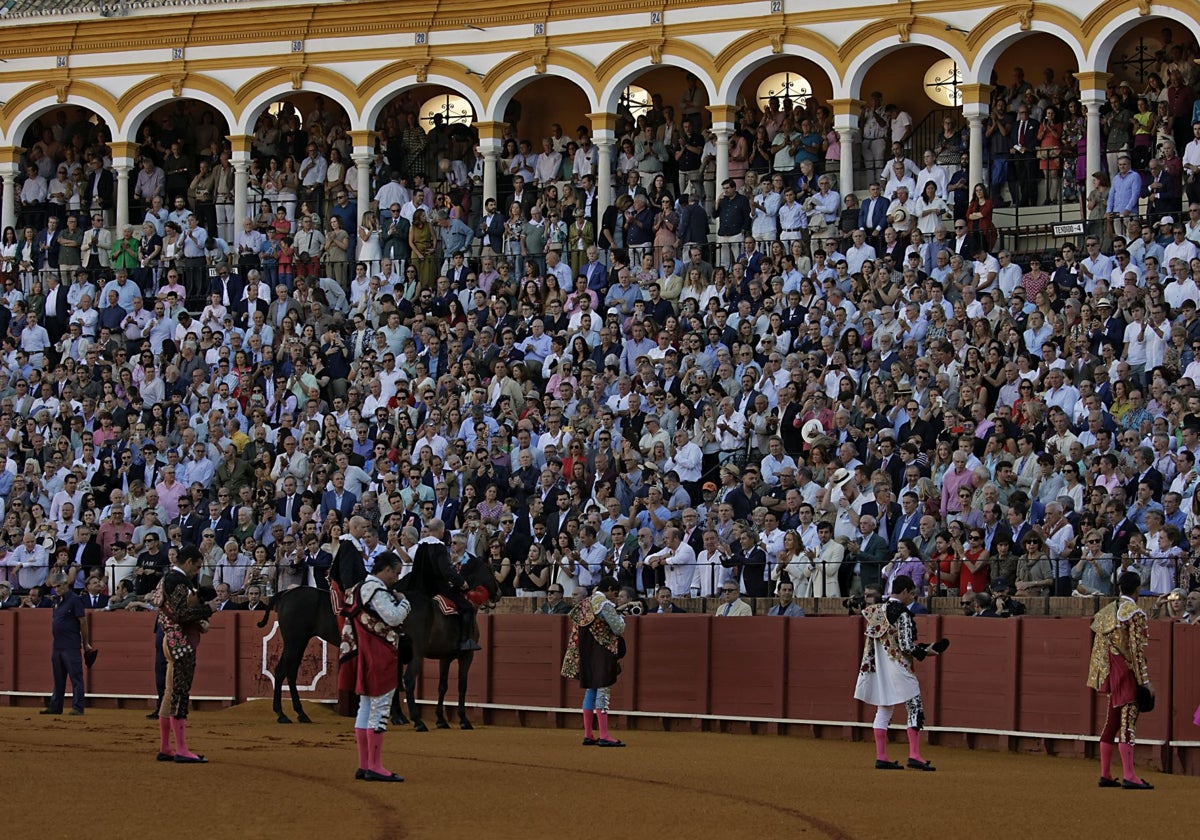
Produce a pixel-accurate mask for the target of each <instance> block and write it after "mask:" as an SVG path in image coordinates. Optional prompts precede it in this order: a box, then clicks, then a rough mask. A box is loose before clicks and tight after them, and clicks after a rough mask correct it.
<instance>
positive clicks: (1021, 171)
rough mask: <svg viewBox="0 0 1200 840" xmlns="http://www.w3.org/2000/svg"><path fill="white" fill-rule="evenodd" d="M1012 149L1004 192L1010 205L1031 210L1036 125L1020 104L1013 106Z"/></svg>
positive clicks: (1034, 194) (1034, 187)
mask: <svg viewBox="0 0 1200 840" xmlns="http://www.w3.org/2000/svg"><path fill="white" fill-rule="evenodd" d="M1009 137H1010V138H1011V140H1012V148H1011V149H1010V150H1009V156H1008V176H1009V178H1008V191H1009V192H1010V193H1011V194H1012V198H1013V204H1014V205H1016V206H1018V207H1032V206H1033V205H1035V204H1037V184H1038V174H1037V158H1036V152H1037V146H1038V123H1037V120H1034V119H1031V118H1030V116H1029V108H1028V107H1027V106H1026V105H1025V104H1024V103H1023V102H1022V103H1021V104H1019V105H1017V118H1016V120H1014V122H1013V127H1012V133H1011V134H1010V135H1009Z"/></svg>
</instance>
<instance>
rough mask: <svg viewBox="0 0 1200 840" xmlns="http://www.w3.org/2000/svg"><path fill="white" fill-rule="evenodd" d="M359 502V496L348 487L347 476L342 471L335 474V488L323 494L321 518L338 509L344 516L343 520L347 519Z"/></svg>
mask: <svg viewBox="0 0 1200 840" xmlns="http://www.w3.org/2000/svg"><path fill="white" fill-rule="evenodd" d="M356 504H358V497H357V496H355V495H354V494H353V493H351V492H350V491H349V490H347V489H346V476H345V474H343V473H341V472H335V473H334V474H333V489H332V490H326V491H325V493H324V494H323V495H322V496H321V518H322V519H324V518H325V517H326V516H328V515H329V511H331V510H336V511H337V512H338V513H339V514H340V515H341V517H342V522H345V521H347V520H348V519H349V518H350V517H351V515H353V513H354V506H355V505H356Z"/></svg>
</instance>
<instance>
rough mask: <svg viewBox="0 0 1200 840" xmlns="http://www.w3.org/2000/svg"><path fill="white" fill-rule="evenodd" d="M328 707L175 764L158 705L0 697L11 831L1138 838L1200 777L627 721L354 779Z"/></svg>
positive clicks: (442, 735)
mask: <svg viewBox="0 0 1200 840" xmlns="http://www.w3.org/2000/svg"><path fill="white" fill-rule="evenodd" d="M309 712H310V714H312V715H313V718H314V720H315V721H316V722H315V723H314V724H313V725H311V726H301V725H298V724H293V725H291V726H281V725H279V724H276V723H275V722H274V721H273V719H272V717H271V711H270V706H269V705H268V704H266V703H263V702H255V703H248V704H244V705H241V706H238V707H235V708H232V709H228V710H225V711H220V712H196V713H193V715H192V718H191V726H190V728H189V742H190V745H191V746H192V748H193V749H194V750H196V751H198V752H201V753H204V754H206V755H207V756H208V758H209V759H210V761H211V763H210V764H207V765H203V766H199V765H196V766H176V765H173V764H159V763H156V762H155V761H154V754H155V752H156V751H157V748H158V743H157V742H158V729H157V725H156V724H155V723H153V722H152V721H147V720H146V719H145V717H144V713H143V712H139V711H133V710H124V711H117V710H106V709H99V710H96V709H92V710H89V711H88V713H87V715H86V716H85V717H82V718H72V717H61V718H49V717H41V716H39V715H38V714H37V710H36V709H26V708H21V709H16V708H3V709H0V756H2V759H0V792H2V795H3V801H4V803H5V805H6V806H7V807H6V808H5V812H6V813H5V815H4V817H3V823H2V824H3V826H4V836H5V837H11V838H35V837H36V838H56V837H71V838H75V837H78V836H80V832H81V831H83V832H84V833H85V836H87V837H95V838H108V837H114V838H115V837H145V836H152V834H157V833H160V832H159V830H158V829H156V828H154V827H153V826H154V824H155V821H156V818H157V814H158V812H159V807H158V806H156V805H154V804H153V803H154V798H153V797H154V796H155V794H157V793H162V794H165V795H169V796H171V797H172V798H174V799H175V800H176V802H177V804H182V803H185V802H191V803H195V808H194V809H193V813H194V814H195V819H194V822H193V823H192V824H191V825H188V824H182V825H174V826H172V828H170V829H168V831H169V832H170V834H171V835H172V836H177V837H180V838H193V837H194V838H206V840H216V838H227V837H228V838H259V837H261V838H287V837H301V838H307V837H320V836H331V835H332V836H343V837H354V838H378V839H379V840H398V838H403V837H410V838H472V837H480V838H493V837H495V838H509V837H512V838H522V840H530V838H550V837H561V836H564V835H565V834H566V833H567V832H568V831H569V830H570V829H569V827H570V826H572V825H574V824H575V823H576V822H577V821H578V820H579V819H581V818H583V817H584V816H585V815H594V816H593V818H595V817H597V816H599V817H600V818H601V822H600V823H598V825H603V824H605V823H610V824H612V825H613V826H614V829H615V830H614V834H613V835H612V836H614V837H662V836H664V835H665V834H667V833H670V834H671V835H672V836H683V837H689V838H708V837H714V838H716V837H720V838H756V840H757V838H774V837H779V838H784V837H788V838H792V837H796V836H798V835H799V836H804V837H813V838H862V840H866V838H872V837H877V836H879V835H880V832H881V831H882V832H884V833H886V834H891V835H896V834H898V833H899V834H901V835H908V834H912V833H914V832H917V831H920V834H921V835H922V836H926V837H951V836H955V837H965V838H972V840H974V838H992V837H995V838H1004V840H1011V838H1012V837H1013V836H1014V833H1017V832H1019V833H1022V834H1024V835H1025V836H1027V837H1030V838H1042V837H1057V838H1066V837H1074V838H1081V840H1082V838H1086V840H1101V838H1123V840H1128V838H1136V837H1144V836H1148V834H1149V833H1150V832H1151V831H1152V830H1153V829H1152V828H1151V827H1152V826H1158V827H1160V828H1167V827H1168V825H1169V824H1170V822H1169V821H1170V819H1171V816H1170V815H1178V816H1179V817H1182V815H1184V814H1186V813H1187V812H1188V811H1187V810H1185V809H1186V808H1187V807H1188V806H1189V804H1190V803H1192V802H1194V801H1195V797H1196V795H1197V792H1198V791H1200V779H1197V778H1189V777H1184V776H1167V775H1162V774H1159V773H1154V772H1152V771H1148V770H1147V771H1146V773H1147V775H1146V778H1148V779H1149V780H1150V781H1151V782H1153V784H1154V785H1155V786H1156V788H1157V790H1154V791H1147V792H1139V791H1123V790H1100V789H1098V788H1097V787H1096V778H1097V775H1098V773H1097V765H1096V763H1095V762H1085V761H1082V760H1076V759H1067V758H1048V757H1044V756H1031V755H1014V754H997V753H990V752H970V751H967V750H959V749H949V748H942V749H939V748H930V749H929V750H927V753H926V758H928V759H930V760H932V761H933V762H934V763H935V764H936V765H937V766H938V768H939V769H938V772H937V773H920V772H915V771H907V770H906V771H904V772H879V771H875V770H874V769H873V767H872V764H873V759H874V755H873V747H872V746H871V745H869V744H866V743H859V744H852V743H847V742H842V741H814V740H808V739H803V738H792V737H776V736H752V735H723V734H709V733H698V732H697V733H691V732H673V733H667V732H646V731H634V732H620V733H618V734H619V735H620V736H621V737H622V738H623V739H624V740H626V741H627V742H628V743H629V747H628V748H627V749H617V750H605V749H597V748H585V747H582V746H580V744H579V739H580V734H579V733H577V732H574V731H560V730H550V729H519V728H508V727H482V726H481V727H480V728H478V729H476V730H475V731H473V732H462V731H459V730H458V729H457V728H455V729H451V730H448V731H438V730H431V731H430V732H429V733H427V734H417V733H415V732H412V731H411V730H409V729H404V730H393V731H392V732H390V733H389V735H388V737H387V739H386V741H385V746H384V761H385V763H386V764H387V765H388V767H389V768H390V769H392V770H393V771H395V772H398V773H400V774H401V775H403V776H405V777H407V779H408V780H407V781H406V782H405V783H404V784H396V785H387V784H368V783H364V782H356V781H354V780H353V773H354V767H355V764H356V759H355V748H354V739H353V732H352V728H351V722H350V721H349V720H348V719H342V718H336V717H334V715H333V713H332V711H331V710H330V709H329V708H327V707H317V706H316V705H315V704H309ZM476 717H478V714H477V713H476ZM897 734H898V735H900V736H901V737H902V733H900V732H899V731H897ZM905 756H906V752H905V749H904V748H903V747H902V746H901V745H900V744H899V743H893V744H892V757H893V758H900V759H903V758H904V757H905ZM56 779H57V780H61V782H56V781H55V780H56ZM68 780H70V781H69V782H68ZM601 802H603V803H605V804H600V803H601ZM120 803H124V804H123V805H122V804H120ZM1004 803H1007V804H1004ZM185 807H186V806H185ZM601 815H602V816H601ZM889 821H892V827H890V828H889V827H885V826H886V825H887V823H888V822H889ZM618 826H619V828H618ZM905 826H906V827H905ZM593 830H594V829H589V833H592V831H593Z"/></svg>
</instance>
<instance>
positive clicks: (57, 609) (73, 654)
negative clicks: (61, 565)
mask: <svg viewBox="0 0 1200 840" xmlns="http://www.w3.org/2000/svg"><path fill="white" fill-rule="evenodd" d="M50 585H51V586H52V587H53V588H54V617H53V619H52V624H51V632H52V635H53V637H54V646H53V648H52V649H51V653H50V664H51V666H52V667H53V669H54V693H53V694H51V695H50V705H48V706H47V707H46V708H45V709H42V711H41V714H43V715H61V714H62V711H63V696H64V695H65V694H66V691H67V677H68V676H70V678H71V714H72V715H81V714H83V651H92V650H94V648H93V647H92V641H91V637H90V635H89V631H88V618H87V612H86V611H85V610H84V608H83V601H81V600H80V598H79V596H78V595H76V594H75V593H74V592H72V591H71V584H70V582H69V581H68V580H67V576H66V575H64V574H61V573H59V574H55V575H52V576H51V578H50Z"/></svg>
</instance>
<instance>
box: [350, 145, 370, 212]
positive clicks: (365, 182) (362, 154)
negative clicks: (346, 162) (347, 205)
mask: <svg viewBox="0 0 1200 840" xmlns="http://www.w3.org/2000/svg"><path fill="white" fill-rule="evenodd" d="M351 158H352V159H353V160H354V171H355V172H356V173H357V174H358V184H357V185H356V186H355V189H356V190H357V191H358V218H359V220H360V221H361V219H362V214H363V213H365V212H367V211H368V210H370V209H371V200H372V199H373V198H375V196H374V194H373V193H372V192H371V166H372V164H374V163H375V155H374V154H373V153H372V151H371V150H370V149H355V150H354V153H353V154H352V155H351Z"/></svg>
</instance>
